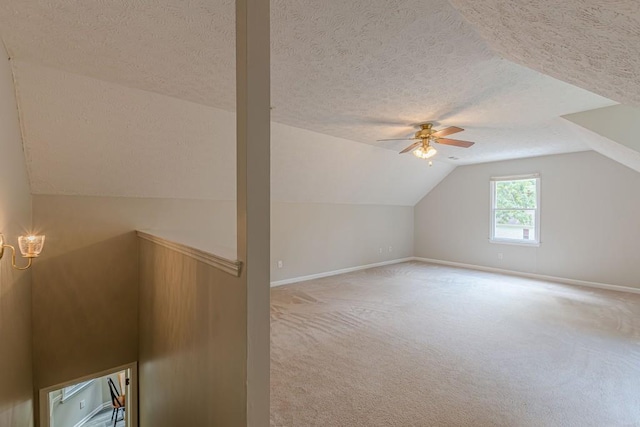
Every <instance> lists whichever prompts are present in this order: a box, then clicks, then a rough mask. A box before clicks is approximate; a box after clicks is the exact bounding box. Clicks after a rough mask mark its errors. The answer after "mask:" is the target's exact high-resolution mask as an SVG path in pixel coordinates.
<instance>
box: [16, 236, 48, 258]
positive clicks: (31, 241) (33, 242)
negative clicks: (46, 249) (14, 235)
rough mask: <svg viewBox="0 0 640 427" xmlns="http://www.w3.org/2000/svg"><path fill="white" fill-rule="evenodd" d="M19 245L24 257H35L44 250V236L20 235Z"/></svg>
mask: <svg viewBox="0 0 640 427" xmlns="http://www.w3.org/2000/svg"><path fill="white" fill-rule="evenodd" d="M18 246H20V252H21V253H22V256H23V257H24V258H35V257H37V256H38V255H40V252H42V247H43V246H44V236H20V237H18Z"/></svg>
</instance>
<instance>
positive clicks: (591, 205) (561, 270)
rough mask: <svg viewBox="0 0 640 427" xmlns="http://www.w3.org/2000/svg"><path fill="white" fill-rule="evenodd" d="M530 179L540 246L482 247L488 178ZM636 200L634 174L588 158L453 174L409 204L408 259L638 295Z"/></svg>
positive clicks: (638, 179)
mask: <svg viewBox="0 0 640 427" xmlns="http://www.w3.org/2000/svg"><path fill="white" fill-rule="evenodd" d="M532 172H539V173H540V175H541V203H540V205H541V206H540V208H541V214H540V215H541V228H540V231H541V241H542V243H541V245H540V247H524V246H513V245H504V244H494V243H489V240H488V237H489V217H490V214H489V207H490V202H489V178H490V177H491V176H500V175H517V174H526V173H532ZM639 195H640V174H638V173H637V172H635V171H633V170H631V169H629V168H627V167H625V166H622V165H620V164H618V163H616V162H614V161H612V160H609V159H607V158H606V157H603V156H602V155H600V154H598V153H595V152H593V151H588V152H583V153H574V154H564V155H555V156H546V157H538V158H530V159H523V160H513V161H505V162H496V163H485V164H480V165H472V166H464V167H459V168H457V169H456V170H455V171H454V172H452V173H451V174H450V175H449V176H448V177H447V178H446V179H445V180H443V181H442V182H441V183H440V184H439V185H438V186H437V187H436V188H435V189H434V190H433V191H432V192H431V193H429V194H428V195H427V196H426V197H425V198H424V199H423V200H422V201H421V202H420V203H418V204H417V205H416V207H415V255H416V256H418V257H424V258H431V259H438V260H445V261H454V262H460V263H467V264H474V265H481V266H488V267H496V268H503V269H508V270H515V271H521V272H529V273H537V274H544V275H550V276H556V277H563V278H569V279H577V280H586V281H593V282H600V283H607V284H613V285H621V286H630V287H636V288H640V252H639V251H638V244H639V243H638V242H640V226H639V225H638V224H639V223H638V218H640V197H639ZM498 253H502V254H503V257H504V258H503V259H502V260H499V259H498Z"/></svg>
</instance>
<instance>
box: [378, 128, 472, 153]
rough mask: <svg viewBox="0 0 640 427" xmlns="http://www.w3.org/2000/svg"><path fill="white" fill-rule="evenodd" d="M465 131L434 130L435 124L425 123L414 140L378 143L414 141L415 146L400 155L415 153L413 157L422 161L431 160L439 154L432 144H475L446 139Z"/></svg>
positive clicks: (406, 139)
mask: <svg viewBox="0 0 640 427" xmlns="http://www.w3.org/2000/svg"><path fill="white" fill-rule="evenodd" d="M463 130H464V129H462V128H459V127H456V126H450V127H448V128H444V129H442V130H435V129H433V123H423V124H421V125H420V130H419V131H418V132H416V134H415V136H414V137H413V138H400V139H379V140H378V141H414V140H416V142H414V143H413V144H411V145H410V146H408V147H407V148H405V149H404V150H402V151H401V152H400V154H404V153H408V152H409V151H413V155H414V156H416V157H419V158H421V159H429V158H431V157H433V156H435V155H436V153H437V152H438V151H437V150H436V149H435V148H433V146H431V143H433V142H435V143H437V144H444V145H453V146H454V147H462V148H469V147H471V146H472V145H473V144H474V143H473V142H469V141H460V140H458V139H449V138H444V137H445V136H448V135H452V134H454V133H458V132H462V131H463Z"/></svg>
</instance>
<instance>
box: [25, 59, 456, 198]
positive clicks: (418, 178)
mask: <svg viewBox="0 0 640 427" xmlns="http://www.w3.org/2000/svg"><path fill="white" fill-rule="evenodd" d="M13 65H14V69H15V71H16V72H17V73H19V75H20V76H21V78H20V80H19V82H18V83H19V85H18V87H17V89H18V93H19V97H20V99H21V102H20V106H21V114H22V116H23V118H24V120H25V121H26V122H27V123H28V124H29V126H28V127H27V128H25V129H24V137H25V139H26V140H27V141H29V144H27V145H26V147H25V148H26V156H27V164H28V166H29V173H30V177H31V188H32V192H33V193H34V194H66V195H100V196H126V197H166V198H194V199H214V200H233V199H234V198H235V115H234V114H233V113H230V112H227V111H224V110H220V109H215V108H212V107H207V106H204V105H200V104H196V103H193V102H190V101H184V100H180V99H177V98H172V97H168V96H165V95H160V94H155V93H150V92H146V91H142V90H138V89H129V88H126V87H124V86H122V85H118V84H114V83H109V82H105V81H103V80H97V79H93V78H90V77H85V76H79V75H76V74H71V73H67V72H64V71H60V70H56V69H53V68H48V67H41V66H35V65H33V64H29V63H23V62H20V61H14V64H13ZM213 141H215V143H212V142H213ZM271 158H272V199H273V200H274V201H280V202H329V203H354V204H391V205H406V206H413V205H414V204H415V203H417V202H418V201H419V200H420V199H421V198H422V197H423V196H424V195H425V194H426V193H427V192H428V191H429V190H430V189H431V188H432V187H433V186H435V185H436V184H437V183H438V182H440V180H441V179H442V178H444V177H445V176H446V175H447V174H448V173H449V172H450V171H451V170H452V169H453V167H452V166H451V165H448V164H447V163H444V162H436V163H434V166H433V167H431V168H430V167H428V166H427V163H426V162H424V161H421V160H418V159H416V158H414V157H413V156H399V155H398V154H397V153H394V152H391V151H388V150H380V149H378V148H375V147H371V146H369V145H365V144H360V143H357V142H353V141H348V140H344V139H339V138H334V137H328V136H326V135H322V134H318V133H316V132H312V131H307V130H303V129H298V128H294V127H291V126H287V125H282V124H273V126H272V157H271Z"/></svg>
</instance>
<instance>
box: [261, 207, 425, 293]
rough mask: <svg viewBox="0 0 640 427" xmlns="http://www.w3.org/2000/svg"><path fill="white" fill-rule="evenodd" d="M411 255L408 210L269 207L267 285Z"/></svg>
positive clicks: (407, 208) (411, 224)
mask: <svg viewBox="0 0 640 427" xmlns="http://www.w3.org/2000/svg"><path fill="white" fill-rule="evenodd" d="M390 247H391V250H389V248H390ZM380 249H382V253H380ZM412 254H413V207H411V206H372V205H339V204H329V203H273V204H272V205H271V281H278V280H283V279H290V278H294V277H300V276H306V275H310V274H315V273H323V272H327V271H334V270H339V269H342V268H347V267H356V266H360V265H366V264H373V263H376V262H381V261H388V260H392V259H398V258H405V257H410V256H412ZM278 260H282V261H283V267H282V268H278V267H277V261H278Z"/></svg>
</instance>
